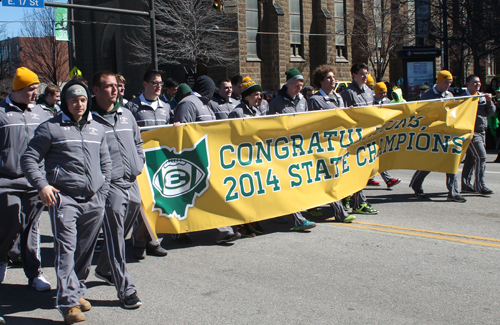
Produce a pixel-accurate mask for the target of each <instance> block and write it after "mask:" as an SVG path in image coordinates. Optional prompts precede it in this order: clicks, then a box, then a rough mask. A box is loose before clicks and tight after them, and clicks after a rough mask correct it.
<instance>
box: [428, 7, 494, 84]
mask: <svg viewBox="0 0 500 325" xmlns="http://www.w3.org/2000/svg"><path fill="white" fill-rule="evenodd" d="M431 6H432V10H431V12H432V13H433V16H432V18H431V20H430V22H431V24H432V26H431V30H432V33H431V35H430V39H431V40H434V41H438V42H446V41H447V42H448V44H449V49H450V54H451V55H452V56H453V57H454V58H455V59H456V61H457V63H458V65H459V68H460V69H459V74H460V77H464V76H463V73H464V72H465V71H464V65H465V63H466V62H467V61H469V60H470V61H473V62H474V74H477V75H478V76H481V75H482V74H484V73H483V71H482V68H483V67H482V65H481V60H482V59H484V58H485V57H486V56H487V55H489V54H493V53H496V52H498V51H499V50H500V43H499V42H498V40H499V39H500V29H499V28H498V26H499V24H500V6H499V5H498V0H447V1H443V0H436V1H432V2H431ZM443 17H446V19H447V22H448V29H447V30H444V28H443V27H442V26H443V19H444V18H443Z"/></svg>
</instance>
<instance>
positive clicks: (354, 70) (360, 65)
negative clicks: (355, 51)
mask: <svg viewBox="0 0 500 325" xmlns="http://www.w3.org/2000/svg"><path fill="white" fill-rule="evenodd" d="M361 69H366V70H368V66H367V65H366V64H364V63H354V64H353V65H352V67H351V74H356V73H358V71H359V70H361Z"/></svg>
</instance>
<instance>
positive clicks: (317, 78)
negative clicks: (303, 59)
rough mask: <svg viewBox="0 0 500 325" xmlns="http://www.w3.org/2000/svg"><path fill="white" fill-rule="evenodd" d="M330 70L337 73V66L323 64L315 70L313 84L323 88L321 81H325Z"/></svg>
mask: <svg viewBox="0 0 500 325" xmlns="http://www.w3.org/2000/svg"><path fill="white" fill-rule="evenodd" d="M329 72H333V74H334V75H335V67H334V66H333V65H328V64H322V65H320V66H319V67H317V68H316V69H314V72H313V85H314V87H316V88H318V89H319V88H321V81H323V80H324V79H325V77H326V75H327V74H328V73H329Z"/></svg>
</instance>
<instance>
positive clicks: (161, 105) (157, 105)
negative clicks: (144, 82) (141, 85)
mask: <svg viewBox="0 0 500 325" xmlns="http://www.w3.org/2000/svg"><path fill="white" fill-rule="evenodd" d="M125 107H126V108H128V109H129V110H130V111H131V112H132V115H134V117H135V120H136V121H137V125H139V127H143V126H155V125H164V124H168V123H169V121H170V114H171V113H170V111H171V107H170V105H169V104H167V103H165V102H164V101H162V100H161V99H159V98H158V99H157V100H156V101H155V102H148V101H147V100H146V98H144V94H141V96H139V97H136V98H134V99H132V100H130V101H129V102H128V103H127V104H125Z"/></svg>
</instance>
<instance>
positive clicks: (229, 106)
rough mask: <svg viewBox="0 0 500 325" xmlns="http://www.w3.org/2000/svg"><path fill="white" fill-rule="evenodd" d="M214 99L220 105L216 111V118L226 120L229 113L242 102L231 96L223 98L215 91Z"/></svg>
mask: <svg viewBox="0 0 500 325" xmlns="http://www.w3.org/2000/svg"><path fill="white" fill-rule="evenodd" d="M212 101H213V102H216V103H217V104H218V105H219V109H218V110H217V111H215V112H214V113H215V118H216V119H218V120H225V119H227V118H228V116H229V113H231V111H232V110H233V109H234V108H235V107H236V106H237V105H238V104H239V103H240V101H239V100H236V99H234V98H231V97H229V98H228V99H224V98H222V97H221V96H220V95H219V93H217V92H216V93H215V94H214V96H213V97H212Z"/></svg>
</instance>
